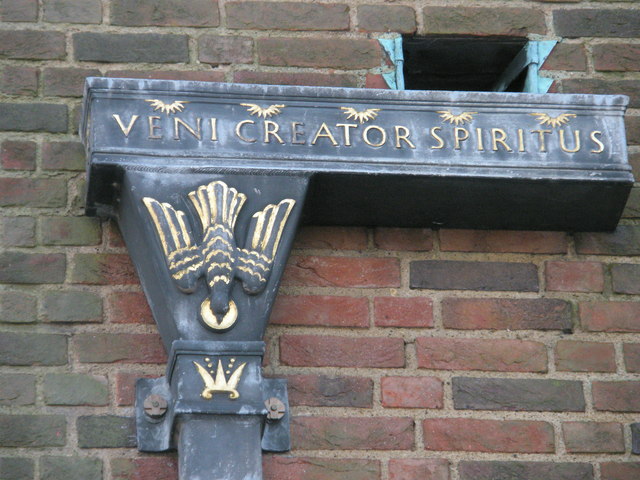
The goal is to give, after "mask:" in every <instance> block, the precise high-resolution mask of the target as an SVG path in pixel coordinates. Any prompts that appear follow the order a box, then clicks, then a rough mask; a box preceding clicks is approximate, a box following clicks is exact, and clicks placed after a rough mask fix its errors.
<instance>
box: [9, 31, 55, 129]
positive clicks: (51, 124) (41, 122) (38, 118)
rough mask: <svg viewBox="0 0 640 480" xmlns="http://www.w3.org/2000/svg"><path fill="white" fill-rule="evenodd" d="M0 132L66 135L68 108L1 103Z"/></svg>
mask: <svg viewBox="0 0 640 480" xmlns="http://www.w3.org/2000/svg"><path fill="white" fill-rule="evenodd" d="M0 42H1V40H0ZM0 130H5V131H16V132H50V133H64V132H66V131H67V106H66V105H56V104H53V103H0Z"/></svg>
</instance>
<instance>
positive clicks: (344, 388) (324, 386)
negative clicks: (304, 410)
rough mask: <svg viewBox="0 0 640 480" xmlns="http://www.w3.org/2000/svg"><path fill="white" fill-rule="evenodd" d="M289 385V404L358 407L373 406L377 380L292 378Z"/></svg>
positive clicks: (292, 376)
mask: <svg viewBox="0 0 640 480" xmlns="http://www.w3.org/2000/svg"><path fill="white" fill-rule="evenodd" d="M287 383H288V385H287V387H288V391H289V403H290V404H291V405H294V406H295V405H306V406H310V407H358V408H371V407H372V406H373V380H371V379H370V378H361V377H328V376H326V375H288V376H287Z"/></svg>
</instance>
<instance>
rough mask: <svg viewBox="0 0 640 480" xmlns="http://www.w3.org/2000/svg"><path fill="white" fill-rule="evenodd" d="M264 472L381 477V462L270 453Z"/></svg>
mask: <svg viewBox="0 0 640 480" xmlns="http://www.w3.org/2000/svg"><path fill="white" fill-rule="evenodd" d="M263 474H264V480H297V479H305V480H325V479H326V480H328V479H331V480H379V479H380V462H379V461H378V460H366V459H351V458H309V457H288V456H287V457H284V456H276V455H268V456H264V457H263Z"/></svg>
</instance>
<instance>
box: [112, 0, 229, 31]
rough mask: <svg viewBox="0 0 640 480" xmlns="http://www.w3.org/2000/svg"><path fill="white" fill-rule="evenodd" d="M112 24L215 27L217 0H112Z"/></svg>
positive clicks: (217, 20)
mask: <svg viewBox="0 0 640 480" xmlns="http://www.w3.org/2000/svg"><path fill="white" fill-rule="evenodd" d="M111 24H112V25H124V26H128V27H133V26H138V27H146V26H150V25H154V26H163V27H217V26H218V25H220V15H219V13H218V2H217V1H216V0H189V1H188V2H184V1H182V0H163V1H161V2H157V1H155V2H139V1H137V0H113V1H112V2H111Z"/></svg>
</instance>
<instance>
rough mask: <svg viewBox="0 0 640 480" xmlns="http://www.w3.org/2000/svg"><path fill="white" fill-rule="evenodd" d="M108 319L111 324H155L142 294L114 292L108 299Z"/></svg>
mask: <svg viewBox="0 0 640 480" xmlns="http://www.w3.org/2000/svg"><path fill="white" fill-rule="evenodd" d="M107 317H108V318H109V321H110V322H111V323H146V324H150V325H152V324H153V315H152V314H151V309H150V308H149V304H148V303H147V299H146V298H145V296H144V294H143V293H142V292H113V293H111V294H110V295H109V296H108V297H107Z"/></svg>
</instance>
